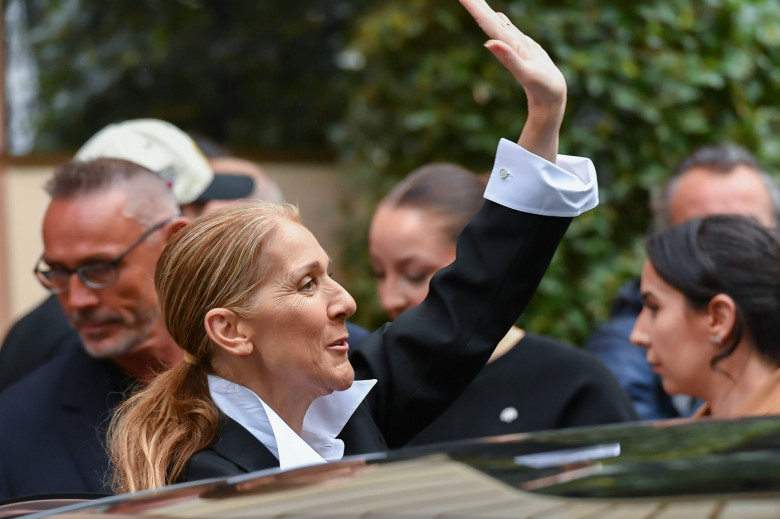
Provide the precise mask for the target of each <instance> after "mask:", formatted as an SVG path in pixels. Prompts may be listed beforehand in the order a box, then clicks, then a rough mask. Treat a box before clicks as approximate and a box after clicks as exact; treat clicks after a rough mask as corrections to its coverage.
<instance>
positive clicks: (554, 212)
mask: <svg viewBox="0 0 780 519" xmlns="http://www.w3.org/2000/svg"><path fill="white" fill-rule="evenodd" d="M556 160H557V164H553V163H552V162H549V161H547V160H545V159H543V158H541V157H539V156H538V155H534V154H533V153H531V152H529V151H527V150H525V149H524V148H523V147H521V146H519V145H517V144H515V143H513V142H511V141H508V140H506V139H501V142H499V144H498V150H497V152H496V159H495V163H494V165H493V170H492V172H491V174H490V180H489V181H488V185H487V188H486V189H485V198H487V199H488V200H492V201H493V202H495V203H497V204H501V205H503V206H505V207H509V208H512V209H516V210H518V211H523V212H525V213H531V214H539V215H545V216H562V217H564V216H565V217H573V216H577V215H579V214H581V213H583V212H585V211H587V210H589V209H592V208H594V207H596V206H597V205H598V201H599V198H598V183H597V181H596V170H595V168H594V167H593V163H592V162H591V161H590V159H587V158H582V157H570V156H566V155H559V156H558V158H557V159H556ZM208 383H209V390H210V391H211V397H212V399H213V400H214V403H215V404H216V405H217V407H218V408H219V409H220V410H221V411H222V412H223V413H225V414H226V415H227V416H229V417H230V418H232V419H233V420H235V421H236V422H238V423H239V424H240V425H241V426H243V427H244V428H245V429H247V430H248V431H249V432H251V433H252V435H253V436H254V437H255V438H257V439H258V440H259V441H260V442H261V443H262V444H263V445H265V446H266V447H267V448H268V450H269V451H271V452H272V453H273V455H274V456H276V457H277V458H278V459H279V466H280V467H281V468H282V469H289V468H293V467H301V466H304V465H312V464H317V463H324V462H325V461H330V460H339V459H341V458H342V457H343V456H344V442H343V441H341V440H339V439H337V438H336V435H338V434H339V433H340V432H341V429H343V428H344V425H345V424H346V423H347V421H348V420H349V418H350V417H351V416H352V414H353V413H354V412H355V410H356V409H357V408H358V406H359V405H360V403H361V402H362V401H363V399H364V398H365V397H366V395H367V394H368V392H369V391H370V390H371V388H372V387H374V384H376V380H356V381H355V382H354V383H353V384H352V387H351V388H349V389H347V390H346V391H337V392H334V393H331V394H330V395H326V396H322V397H319V398H317V399H316V400H314V402H313V403H312V404H311V407H309V409H308V411H307V412H306V415H305V416H304V419H303V437H301V436H298V435H297V434H296V433H295V431H293V430H292V429H291V428H290V427H289V426H288V425H287V424H286V423H285V422H284V420H282V419H281V418H279V415H277V414H276V413H275V412H274V410H273V409H271V408H270V407H269V406H268V405H267V404H266V403H265V402H263V400H262V399H261V398H260V397H258V396H257V395H256V394H255V393H253V392H252V391H251V390H250V389H248V388H246V387H244V386H240V385H238V384H235V383H233V382H230V381H228V380H225V379H223V378H220V377H217V376H214V375H209V376H208Z"/></svg>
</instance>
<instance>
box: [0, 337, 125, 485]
mask: <svg viewBox="0 0 780 519" xmlns="http://www.w3.org/2000/svg"><path fill="white" fill-rule="evenodd" d="M129 384H130V382H129V381H128V380H127V379H126V378H125V375H124V374H123V373H122V372H121V370H120V369H119V368H118V367H116V366H115V365H114V364H113V363H111V362H109V361H106V360H98V359H94V358H92V357H90V356H89V355H87V353H86V352H85V351H84V348H83V347H82V346H81V343H80V342H78V341H77V342H75V343H73V344H70V345H67V346H63V347H62V351H61V352H60V354H59V355H57V356H55V357H54V358H53V359H51V360H50V361H49V362H47V363H46V364H44V365H43V366H41V367H39V368H38V369H37V370H35V371H33V372H32V373H30V374H29V375H28V376H27V377H25V378H24V379H23V380H21V381H19V382H17V383H16V384H14V385H12V386H11V387H9V388H7V389H6V390H5V391H3V392H2V393H0V500H3V499H6V498H11V497H19V496H26V495H35V494H54V493H64V492H77V493H98V494H108V493H110V491H109V485H108V484H107V482H108V478H107V473H108V456H107V455H106V451H105V442H104V440H103V438H104V436H105V430H106V425H107V421H108V418H109V412H110V410H111V409H112V408H113V407H114V406H116V405H117V403H118V402H119V401H120V400H121V399H122V397H123V391H124V390H126V389H127V388H128V387H129Z"/></svg>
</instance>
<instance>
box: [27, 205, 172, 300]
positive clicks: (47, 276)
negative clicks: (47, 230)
mask: <svg viewBox="0 0 780 519" xmlns="http://www.w3.org/2000/svg"><path fill="white" fill-rule="evenodd" d="M179 216H181V215H179V214H176V215H173V216H170V217H168V218H166V219H165V220H162V221H161V222H158V223H156V224H154V225H152V226H151V227H150V228H148V229H147V230H146V231H144V233H143V234H142V235H141V236H139V237H138V238H137V239H136V240H135V241H133V243H131V244H130V245H129V246H128V247H127V248H126V249H125V250H124V251H122V252H120V253H119V255H117V256H116V257H115V258H113V259H111V260H108V261H98V262H95V263H88V264H86V265H82V266H80V267H76V268H75V269H73V270H71V269H63V268H58V269H49V270H48V271H43V270H41V263H45V261H44V259H43V255H41V257H40V258H38V261H37V262H36V263H35V268H34V269H33V274H35V277H36V278H37V279H38V282H40V284H41V285H43V288H45V289H46V290H48V291H49V292H50V293H52V294H61V293H63V292H66V291H67V290H68V287H67V285H66V286H65V287H62V288H57V287H55V286H53V285H51V283H52V281H51V274H52V272H57V273H59V274H67V275H68V277H67V279H68V281H69V280H70V277H71V276H72V275H73V274H76V275H78V277H79V279H80V280H81V282H82V283H84V286H86V287H87V288H91V289H92V290H97V289H100V288H108V287H110V286H111V285H113V284H115V283H116V282H117V280H118V279H119V268H118V265H119V262H120V261H122V260H123V259H124V257H125V256H127V255H128V254H129V253H130V251H132V250H133V249H134V248H136V247H137V246H138V245H139V244H141V242H143V241H144V240H145V239H146V238H148V237H149V236H151V235H152V234H153V233H155V232H156V231H159V230H160V229H162V228H163V227H165V226H166V225H167V224H168V223H170V222H171V221H172V220H174V219H175V218H178V217H179ZM98 266H99V267H109V268H110V269H111V271H113V273H114V275H113V276H112V278H113V279H112V280H111V281H109V282H106V283H95V282H93V281H90V280H89V278H87V276H86V275H85V274H84V271H85V270H87V271H88V270H89V269H94V268H95V267H98ZM63 279H65V278H63Z"/></svg>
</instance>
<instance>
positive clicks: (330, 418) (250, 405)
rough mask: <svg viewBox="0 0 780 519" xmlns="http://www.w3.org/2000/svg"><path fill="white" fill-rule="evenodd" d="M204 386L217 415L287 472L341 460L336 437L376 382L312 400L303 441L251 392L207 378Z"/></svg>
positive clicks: (341, 446)
mask: <svg viewBox="0 0 780 519" xmlns="http://www.w3.org/2000/svg"><path fill="white" fill-rule="evenodd" d="M208 383H209V391H210V392H211V398H212V399H213V400H214V403H215V404H216V405H217V407H218V408H219V409H220V411H222V412H223V413H225V414H226V415H227V416H229V417H230V418H232V419H233V420H235V421H236V422H238V423H239V424H241V426H243V427H244V428H245V429H246V430H248V431H249V432H250V433H252V435H253V436H254V437H255V438H257V439H258V441H260V442H261V443H262V444H263V445H265V446H266V447H267V448H268V450H269V451H271V453H272V454H273V455H274V456H276V458H277V459H278V460H279V466H280V467H281V468H282V469H290V468H295V467H302V466H305V465H314V464H317V463H325V461H331V460H339V459H341V458H342V457H344V442H343V441H342V440H339V439H337V438H336V436H337V435H338V434H339V433H340V432H341V430H342V429H343V428H344V425H346V423H347V421H348V420H349V419H350V417H351V416H352V415H353V414H354V413H355V410H357V408H358V406H359V405H360V403H361V402H362V401H363V399H364V398H365V397H366V395H368V392H369V391H371V388H373V387H374V384H376V379H371V380H356V381H354V382H353V383H352V387H350V388H349V389H347V390H346V391H336V392H333V393H331V394H329V395H325V396H321V397H319V398H317V399H316V400H314V402H312V404H311V406H310V407H309V409H308V410H307V411H306V415H305V416H304V418H303V438H301V437H300V436H298V434H296V433H295V431H293V430H292V429H291V428H290V426H288V425H287V424H286V423H285V422H284V420H282V419H281V418H280V417H279V415H277V414H276V412H275V411H274V410H273V409H271V408H270V407H269V406H268V404H266V403H265V402H263V400H262V399H261V398H260V397H259V396H257V395H256V394H255V393H254V392H253V391H252V390H251V389H249V388H246V387H244V386H241V385H239V384H236V383H234V382H231V381H229V380H225V379H224V378H220V377H218V376H216V375H209V376H208Z"/></svg>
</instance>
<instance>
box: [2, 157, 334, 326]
mask: <svg viewBox="0 0 780 519" xmlns="http://www.w3.org/2000/svg"><path fill="white" fill-rule="evenodd" d="M262 166H263V168H264V169H265V170H266V172H267V173H268V174H269V175H270V176H271V177H272V178H273V179H274V180H276V181H277V182H278V183H279V185H280V186H281V188H282V192H283V193H284V195H285V198H286V200H287V201H288V202H292V203H297V204H298V205H299V207H300V209H301V215H302V217H303V219H304V223H305V224H306V226H307V227H308V228H309V229H310V230H311V231H312V232H313V233H314V235H315V236H317V238H318V239H319V240H320V243H321V244H322V246H323V247H324V248H325V250H326V251H328V252H329V253H330V254H331V256H332V257H333V260H334V265H338V264H339V263H338V260H339V258H338V257H337V252H338V251H337V243H336V241H335V231H336V229H337V227H338V221H339V217H338V214H337V209H338V205H337V200H338V194H339V193H338V186H339V182H338V179H337V174H336V171H335V169H334V168H333V167H332V166H330V165H322V164H310V163H307V164H296V163H290V162H268V163H265V162H264V163H262ZM52 169H53V165H35V166H13V165H12V166H7V167H6V168H4V170H3V173H2V174H0V182H2V186H0V209H2V212H1V213H0V216H1V217H2V221H0V227H1V228H0V239H4V240H5V249H6V254H5V257H1V256H0V275H4V276H5V277H4V279H5V280H6V283H5V291H6V293H5V300H6V302H7V309H6V310H2V305H0V334H1V336H2V337H4V336H5V333H6V331H7V329H8V327H9V326H10V324H11V323H12V322H13V321H14V320H16V319H17V318H19V317H20V316H22V315H24V314H25V313H26V312H27V311H29V310H30V309H31V308H34V307H35V306H36V305H37V304H38V303H39V302H40V301H42V300H43V299H44V298H45V297H46V291H45V290H44V289H43V288H42V287H41V286H40V285H39V284H38V282H37V281H36V280H35V277H34V276H33V274H32V269H33V267H34V264H35V262H36V260H37V259H38V257H39V256H40V254H41V252H42V248H43V245H42V241H41V222H42V220H43V214H44V211H45V209H46V204H47V202H48V196H47V195H46V194H45V193H44V191H43V184H44V183H45V182H46V179H47V178H48V177H49V175H50V174H51V171H52ZM0 252H2V248H0ZM2 287H3V283H0V289H2Z"/></svg>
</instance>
